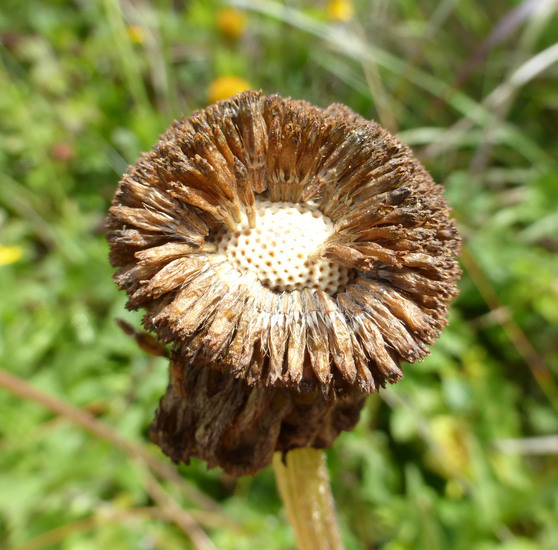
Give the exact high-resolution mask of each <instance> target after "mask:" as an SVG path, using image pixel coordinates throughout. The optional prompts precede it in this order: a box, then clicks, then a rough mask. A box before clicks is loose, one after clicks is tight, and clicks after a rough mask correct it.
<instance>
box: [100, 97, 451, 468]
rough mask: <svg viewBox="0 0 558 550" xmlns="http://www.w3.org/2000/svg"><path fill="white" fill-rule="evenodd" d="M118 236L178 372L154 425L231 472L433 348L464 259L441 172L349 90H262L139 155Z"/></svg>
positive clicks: (182, 454)
mask: <svg viewBox="0 0 558 550" xmlns="http://www.w3.org/2000/svg"><path fill="white" fill-rule="evenodd" d="M108 239H109V242H110V245H111V256H110V257H111V261H112V263H113V265H115V266H118V267H119V268H120V269H119V270H118V272H117V274H116V275H115V278H116V281H117V283H118V285H119V286H120V288H122V289H125V290H126V291H127V292H128V294H129V295H130V299H129V302H128V307H129V308H131V309H138V308H143V309H145V310H146V314H145V317H144V325H145V327H146V328H147V329H148V330H152V331H154V332H155V333H156V334H157V336H158V338H159V339H160V340H161V341H162V342H164V343H170V344H172V346H173V359H172V365H173V371H174V372H178V373H180V376H173V377H171V384H170V385H169V390H168V393H167V395H166V396H165V398H164V399H163V401H162V403H161V407H160V409H159V413H158V416H157V420H156V422H155V423H154V426H153V429H152V433H153V437H154V439H155V440H156V441H158V442H159V443H160V444H161V445H162V447H163V448H164V449H165V451H166V452H168V453H169V454H170V455H171V456H172V457H173V458H174V459H176V460H179V459H180V460H185V461H187V459H188V457H189V456H191V455H197V456H202V457H203V458H205V459H206V460H208V462H209V463H210V464H211V465H213V464H220V465H222V466H224V467H225V468H226V469H228V470H230V471H233V472H235V473H239V472H240V473H245V472H250V471H254V470H256V469H258V468H260V467H263V466H264V465H265V464H266V463H267V461H268V460H269V459H270V457H271V453H272V451H273V450H276V449H279V450H288V449H289V448H291V447H295V446H312V445H314V446H320V445H322V444H323V445H329V444H331V442H332V440H333V438H334V437H335V436H336V435H337V434H338V433H339V431H340V430H341V429H350V428H351V427H352V425H353V424H354V422H353V420H354V421H356V418H357V417H358V411H359V410H360V407H361V406H362V395H363V394H366V393H371V392H375V391H377V390H378V389H379V388H380V387H382V386H385V383H386V381H387V382H390V383H393V382H396V381H397V380H399V379H400V378H401V377H402V372H401V367H400V364H401V362H402V361H406V362H411V363H412V362H414V361H416V360H421V359H422V358H423V357H424V356H425V355H427V354H428V353H429V350H428V348H427V347H426V345H427V344H432V343H433V341H434V340H435V339H436V338H437V337H438V335H439V334H440V332H441V330H442V329H443V327H444V326H445V324H446V314H447V309H448V304H449V302H450V301H451V300H452V299H453V297H454V296H455V295H456V294H457V290H456V281H457V279H458V277H459V274H460V271H459V268H458V265H457V262H456V260H455V257H456V255H457V254H458V252H459V245H460V240H459V237H458V234H457V231H456V228H455V224H454V222H453V221H452V220H450V219H449V209H448V205H447V203H446V201H445V200H444V199H443V197H442V195H441V188H440V187H439V186H437V185H436V184H434V182H433V181H432V179H431V177H430V176H429V174H428V173H427V172H426V170H425V169H424V168H423V167H422V166H421V164H420V163H419V162H418V161H417V160H416V159H415V158H414V157H413V156H412V153H411V151H410V150H409V149H408V148H407V147H406V146H405V145H403V144H402V143H401V142H400V141H399V140H398V139H397V138H395V137H393V136H391V135H390V134H389V133H388V132H386V131H385V130H383V129H382V128H381V127H380V126H379V125H377V124H376V123H374V122H370V121H367V120H365V119H363V118H362V117H360V116H358V115H356V114H355V113H353V112H352V111H350V110H349V109H348V108H347V107H345V106H342V105H338V104H335V105H332V106H330V107H328V108H327V109H319V108H317V107H314V106H312V105H310V104H308V103H307V102H304V101H296V100H292V99H284V98H281V97H279V96H277V95H272V96H262V95H261V93H258V92H252V91H251V92H243V93H241V94H238V95H237V96H235V97H233V98H231V99H229V100H226V101H222V102H219V103H217V104H216V105H213V106H210V107H208V108H207V109H205V110H202V111H198V112H196V113H194V115H193V116H192V117H190V118H189V119H182V120H180V121H176V122H174V123H173V124H172V126H171V127H170V128H169V129H168V130H167V132H166V133H165V134H164V135H163V136H162V137H161V139H160V140H159V142H158V143H157V144H156V145H155V147H154V148H153V151H152V152H151V153H146V154H143V155H142V156H141V157H140V159H139V160H138V161H137V163H136V165H135V166H133V167H130V168H129V170H128V171H127V173H126V174H125V175H124V177H123V179H122V181H121V182H120V186H119V189H118V191H117V193H116V196H115V199H114V201H113V206H112V208H111V211H110V216H109V233H108ZM183 396H184V397H183ZM304 396H306V397H304ZM309 396H312V397H311V399H310V401H308V403H310V404H308V403H306V405H305V407H302V406H301V404H300V403H301V400H302V401H303V400H304V399H306V398H309ZM219 403H220V405H219ZM341 403H343V405H341ZM214 405H215V406H217V408H218V409H219V410H218V411H216V412H215V413H212V412H211V411H209V410H208V407H210V406H214ZM301 407H302V408H301ZM343 407H344V410H347V411H350V413H349V414H348V415H347V418H350V419H351V421H350V422H340V421H338V420H335V421H334V420H333V419H334V418H337V417H338V416H339V415H337V413H338V412H339V411H340V410H341V409H343ZM200 408H201V409H200ZM198 409H199V410H198ZM226 411H228V412H226ZM213 414H215V416H212V415H213ZM335 415H337V416H335ZM271 416H273V418H271ZM212 418H214V421H215V424H214V425H213V424H212V422H213V421H212V420H211V419H212ZM314 422H316V424H314ZM256 425H257V427H256ZM318 425H319V426H322V428H323V430H322V431H320V429H321V428H320V427H319V426H318ZM202 426H203V429H202ZM256 432H258V433H257V434H256ZM200 434H204V435H203V437H202V436H201V435H200ZM260 437H263V439H262V440H260V439H259V438H260ZM213 438H217V439H215V440H214V439H213ZM264 439H265V441H264ZM241 451H242V452H241ZM244 452H246V453H247V454H248V456H241V454H242V453H244Z"/></svg>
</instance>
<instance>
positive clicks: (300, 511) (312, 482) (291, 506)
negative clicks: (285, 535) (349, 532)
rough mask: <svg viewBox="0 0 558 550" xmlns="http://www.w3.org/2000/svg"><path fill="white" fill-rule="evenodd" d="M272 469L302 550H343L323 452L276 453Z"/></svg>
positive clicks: (306, 449)
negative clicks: (318, 549) (317, 549)
mask: <svg viewBox="0 0 558 550" xmlns="http://www.w3.org/2000/svg"><path fill="white" fill-rule="evenodd" d="M273 469H274V471H275V477H276V480H277V486H278V488H279V493H280V495H281V499H282V500H283V504H284V506H285V510H286V511H287V515H288V517H289V522H290V524H291V526H292V528H293V531H294V533H295V537H296V541H297V544H298V548H299V550H315V549H316V548H320V549H321V550H342V549H343V543H342V542H341V536H340V534H339V527H338V524H337V518H336V516H335V506H334V502H333V496H332V494H331V485H330V483H329V475H328V471H327V464H326V459H325V454H324V452H323V451H321V450H319V449H311V448H308V447H305V448H301V449H293V450H292V451H290V452H288V453H287V454H286V455H285V457H284V458H283V455H282V453H275V455H274V456H273Z"/></svg>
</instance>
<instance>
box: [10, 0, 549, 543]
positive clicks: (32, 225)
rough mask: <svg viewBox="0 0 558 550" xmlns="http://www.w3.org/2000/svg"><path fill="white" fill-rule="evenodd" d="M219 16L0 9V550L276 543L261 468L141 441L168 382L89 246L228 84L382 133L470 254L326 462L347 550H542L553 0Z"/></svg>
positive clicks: (197, 5) (275, 510)
mask: <svg viewBox="0 0 558 550" xmlns="http://www.w3.org/2000/svg"><path fill="white" fill-rule="evenodd" d="M235 4H236V7H237V9H238V10H240V11H236V12H227V11H225V12H223V11H221V10H222V9H224V5H223V4H221V3H219V2H217V1H216V0H203V1H202V0H192V1H179V0H176V1H172V0H159V1H156V2H155V1H154V2H148V1H147V0H128V1H125V0H120V1H118V0H95V1H93V0H92V1H85V0H74V1H69V0H66V1H64V0H49V1H38V0H27V1H21V0H4V2H3V3H2V8H1V9H0V37H1V44H0V63H1V64H0V264H1V265H0V365H1V367H2V369H3V370H2V371H0V372H1V373H2V375H1V381H0V385H2V386H4V387H3V388H0V418H1V421H0V547H3V548H4V547H5V548H11V549H13V550H15V549H18V550H24V549H25V550H30V549H39V548H40V549H43V548H45V549H46V548H61V549H68V550H88V549H91V550H93V549H95V550H98V549H99V548H111V550H119V549H130V548H134V549H135V548H138V549H152V548H153V549H155V548H161V549H170V550H172V549H178V548H191V547H193V546H192V543H191V541H190V536H193V537H194V538H196V537H197V540H198V541H201V542H198V547H199V548H208V547H209V546H208V545H207V543H206V542H205V543H204V542H203V538H201V534H200V532H199V528H200V527H201V528H203V529H204V530H205V531H206V532H208V533H209V536H210V538H211V540H212V542H213V544H214V545H215V546H216V547H218V548H220V549H223V550H227V549H231V550H237V549H241V550H242V549H251V548H266V549H288V548H293V547H294V539H293V536H292V534H291V532H290V530H289V528H288V527H287V525H286V519H285V515H284V512H283V511H282V510H281V505H280V503H279V500H278V496H277V493H276V489H275V485H274V480H273V475H272V473H271V471H265V472H263V473H262V474H261V475H258V476H257V477H255V478H241V479H239V480H236V481H235V480H233V479H230V478H227V477H226V476H224V475H223V474H222V472H220V471H217V470H214V471H207V470H206V467H205V465H204V464H203V463H198V462H194V463H193V464H192V465H191V466H189V467H181V468H180V469H179V471H180V474H181V476H177V475H176V474H175V469H174V467H172V466H171V465H170V463H169V461H168V460H167V459H166V457H164V456H163V455H162V454H161V453H160V452H159V451H158V449H157V448H155V447H154V446H153V445H151V444H149V443H148V442H147V430H148V426H149V423H150V421H151V420H152V417H153V414H154V410H155V408H156V406H157V402H158V399H159V397H160V396H161V395H162V394H163V392H164V388H165V385H166V379H167V372H166V361H165V360H164V359H158V358H153V357H150V356H148V355H146V354H145V353H144V352H143V351H142V350H140V349H139V348H138V347H137V345H136V343H135V342H134V340H133V339H132V338H130V337H128V336H126V335H125V334H124V333H123V332H121V331H120V330H119V329H118V327H117V326H116V324H115V322H114V319H115V317H124V318H125V319H126V320H128V321H129V322H130V323H132V324H133V325H134V326H138V327H139V319H140V315H139V314H137V315H136V314H132V313H130V312H126V311H125V309H124V303H125V296H124V295H122V294H121V293H119V292H117V289H116V286H115V285H114V283H113V281H112V280H111V275H112V269H111V268H110V266H109V264H108V261H107V244H106V243H105V240H104V237H103V219H104V216H105V213H106V211H107V208H108V205H109V203H110V200H111V197H112V195H113V193H114V190H115V187H116V184H117V181H118V179H119V176H120V174H121V173H122V172H123V171H124V170H125V168H126V166H127V164H128V163H133V162H134V161H135V159H136V157H137V156H138V154H139V153H140V152H141V151H144V150H148V149H150V147H151V146H152V144H153V143H154V142H155V141H156V140H157V138H158V135H159V134H160V133H161V132H163V131H164V130H165V128H166V127H167V126H168V125H169V123H170V122H171V120H172V119H173V118H175V117H177V116H179V115H180V114H182V113H184V114H186V115H189V114H190V113H191V112H192V110H194V109H196V108H199V107H203V106H204V105H205V104H206V103H207V101H208V99H209V97H208V94H209V95H211V96H212V97H215V94H216V95H219V93H221V94H223V93H227V90H228V89H229V88H227V86H232V87H233V88H234V87H239V86H240V87H242V86H244V85H245V84H244V83H243V82H239V80H238V79H244V80H245V81H247V82H248V83H249V84H250V85H251V86H252V87H254V88H262V89H263V90H264V92H265V93H272V92H279V93H280V94H282V95H285V96H289V95H290V96H292V97H297V98H304V99H307V100H309V101H311V102H313V103H315V104H318V105H321V106H326V105H328V104H330V103H332V102H342V103H346V104H347V105H349V106H350V107H352V108H353V109H354V110H355V111H357V112H359V113H360V114H362V115H364V116H366V117H370V118H375V119H376V120H378V121H380V122H381V123H382V124H383V125H385V126H386V127H387V128H389V129H390V130H392V131H394V132H398V133H399V135H400V136H401V138H402V139H403V141H405V142H406V143H408V144H410V145H411V146H412V147H413V148H414V149H415V151H416V152H417V154H418V155H419V157H420V158H421V160H422V161H423V162H424V163H425V165H426V166H427V167H428V168H429V169H430V170H431V172H432V174H433V175H434V177H435V179H436V180H437V181H439V182H440V183H442V184H443V185H444V186H445V188H446V190H447V191H446V194H447V196H448V198H449V199H450V200H451V202H452V204H453V207H454V210H455V216H456V218H457V219H458V221H459V224H460V227H461V230H462V234H463V236H464V239H465V241H466V245H465V249H464V254H463V257H462V263H463V268H464V276H463V279H462V281H461V283H460V287H461V295H460V297H459V298H458V300H457V301H456V302H455V306H454V307H453V309H452V315H451V325H450V327H449V328H448V329H447V330H446V332H445V333H444V335H443V336H442V338H441V339H440V341H439V343H438V344H437V345H436V346H435V348H434V350H433V354H432V356H431V357H430V358H428V359H427V360H425V361H424V363H423V364H417V365H415V366H412V367H409V366H407V368H406V370H405V372H406V378H405V379H404V380H403V381H402V382H400V383H399V384H398V385H397V386H395V387H393V388H389V389H388V390H386V391H384V392H382V393H381V394H380V395H379V396H378V395H376V396H373V397H371V398H370V399H369V400H368V404H367V407H366V410H365V412H364V414H363V417H362V420H361V422H360V424H359V426H358V427H357V429H356V430H355V431H354V432H352V433H348V434H343V435H342V436H341V437H340V438H339V439H338V441H337V443H336V445H335V448H334V449H333V450H332V451H331V452H329V454H328V456H329V464H330V470H331V473H332V478H333V479H332V481H333V489H334V493H335V495H336V499H337V503H338V508H339V511H340V521H341V524H342V531H343V537H344V540H345V543H346V546H347V548H348V549H349V550H353V549H354V550H357V549H358V550H361V549H371V548H382V549H384V550H403V549H408V550H415V549H419V550H422V549H424V550H426V549H428V550H436V549H440V550H445V549H452V550H459V549H470V548H475V549H480V550H489V549H505V550H535V549H552V548H558V435H557V434H558V415H557V412H558V391H557V385H556V378H557V376H558V330H557V326H558V255H557V254H556V252H557V250H558V161H557V158H556V157H557V148H558V85H557V84H558V82H557V76H558V64H557V61H558V43H556V40H557V35H556V29H557V28H558V3H557V2H556V1H552V0H540V1H537V0H529V1H527V0H526V1H523V2H520V1H504V0H495V1H492V2H480V1H478V0H477V1H475V0H460V1H457V0H424V1H422V2H413V1H410V0H402V1H400V2H388V1H387V0H355V2H354V3H353V2H350V1H347V0H345V1H339V0H336V1H333V2H326V1H325V0H323V1H322V0H313V1H304V2H294V1H289V2H285V3H283V2H272V1H267V0H261V1H257V0H253V1H242V2H240V1H238V2H235ZM228 76H235V77H237V80H236V81H232V83H231V80H224V81H223V80H220V81H217V83H215V80H216V79H217V78H218V77H228ZM212 83H213V87H212V88H211V85H212ZM224 89H225V90H224ZM233 91H234V90H233ZM231 93H232V92H231ZM6 372H9V373H11V376H12V377H11V378H9V377H7V376H6ZM15 377H17V378H15ZM25 383H27V384H30V385H31V386H32V388H35V389H37V390H39V393H33V392H32V391H31V390H32V388H30V387H28V386H25ZM49 396H51V398H50V400H49V399H48V397H49ZM169 466H171V467H169ZM204 544H205V546H204Z"/></svg>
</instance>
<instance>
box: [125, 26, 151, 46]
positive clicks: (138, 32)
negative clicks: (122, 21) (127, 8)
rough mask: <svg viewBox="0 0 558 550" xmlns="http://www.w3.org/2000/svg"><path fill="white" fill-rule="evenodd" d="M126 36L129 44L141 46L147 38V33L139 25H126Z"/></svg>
mask: <svg viewBox="0 0 558 550" xmlns="http://www.w3.org/2000/svg"><path fill="white" fill-rule="evenodd" d="M126 34H127V35H128V38H129V39H130V42H133V43H134V44H143V43H144V42H145V39H146V38H147V31H146V30H145V28H144V27H142V26H140V25H128V27H126Z"/></svg>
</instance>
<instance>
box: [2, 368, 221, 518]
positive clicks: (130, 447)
mask: <svg viewBox="0 0 558 550" xmlns="http://www.w3.org/2000/svg"><path fill="white" fill-rule="evenodd" d="M0 386H3V387H4V388H6V389H7V390H8V391H10V392H12V393H14V394H16V395H18V396H20V397H22V398H23V399H30V400H31V401H35V402H36V403H39V404H40V405H42V406H43V407H45V408H47V409H49V410H50V411H52V412H53V413H55V414H58V415H60V416H63V417H65V418H67V419H69V420H71V421H72V422H74V423H76V424H78V425H80V426H81V427H83V428H85V429H86V430H88V431H89V432H91V433H92V434H93V435H95V436H96V437H98V438H100V439H104V440H106V441H109V442H110V443H112V444H113V445H114V446H115V447H118V448H119V449H122V450H123V451H124V452H125V453H126V454H127V455H129V456H130V457H132V458H134V459H136V460H138V461H140V462H142V463H143V464H145V465H146V466H148V467H149V469H150V470H151V471H153V472H154V473H156V474H157V475H159V476H160V477H161V478H163V479H165V480H167V481H169V482H171V483H173V484H175V485H178V486H180V488H181V490H182V491H183V493H184V495H185V496H186V498H187V499H188V500H190V501H192V502H193V503H195V504H196V505H197V506H199V507H200V508H203V509H205V510H211V511H213V512H221V508H220V506H219V504H218V503H217V502H215V501H214V500H212V499H211V498H209V497H208V496H206V495H205V494H203V493H202V492H201V491H200V490H199V489H197V488H196V487H194V486H193V485H191V484H190V483H188V482H187V481H186V480H184V479H183V478H182V477H181V476H180V475H179V474H178V472H177V471H176V470H175V469H174V468H172V467H171V466H168V465H167V464H165V463H164V462H162V461H160V460H159V459H157V458H156V457H155V456H153V455H151V454H150V453H149V452H148V451H147V450H146V449H144V448H143V447H142V446H141V445H138V444H137V443H134V442H133V441H129V440H128V439H125V438H124V437H122V436H121V435H120V434H118V433H117V432H115V431H114V430H112V429H111V428H109V427H108V426H107V425H105V424H103V423H102V422H100V421H99V420H97V419H96V418H95V417H94V416H93V415H92V414H91V413H89V412H87V411H84V410H82V409H79V408H77V407H74V406H72V405H70V404H68V403H65V402H64V401H62V400H60V399H59V398H56V397H53V396H51V395H48V394H46V393H44V392H42V391H40V390H38V389H36V388H34V387H33V386H31V385H30V384H28V383H27V382H25V381H24V380H22V379H21V378H19V377H17V376H14V375H13V374H9V373H8V372H6V371H5V370H4V369H0Z"/></svg>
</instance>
